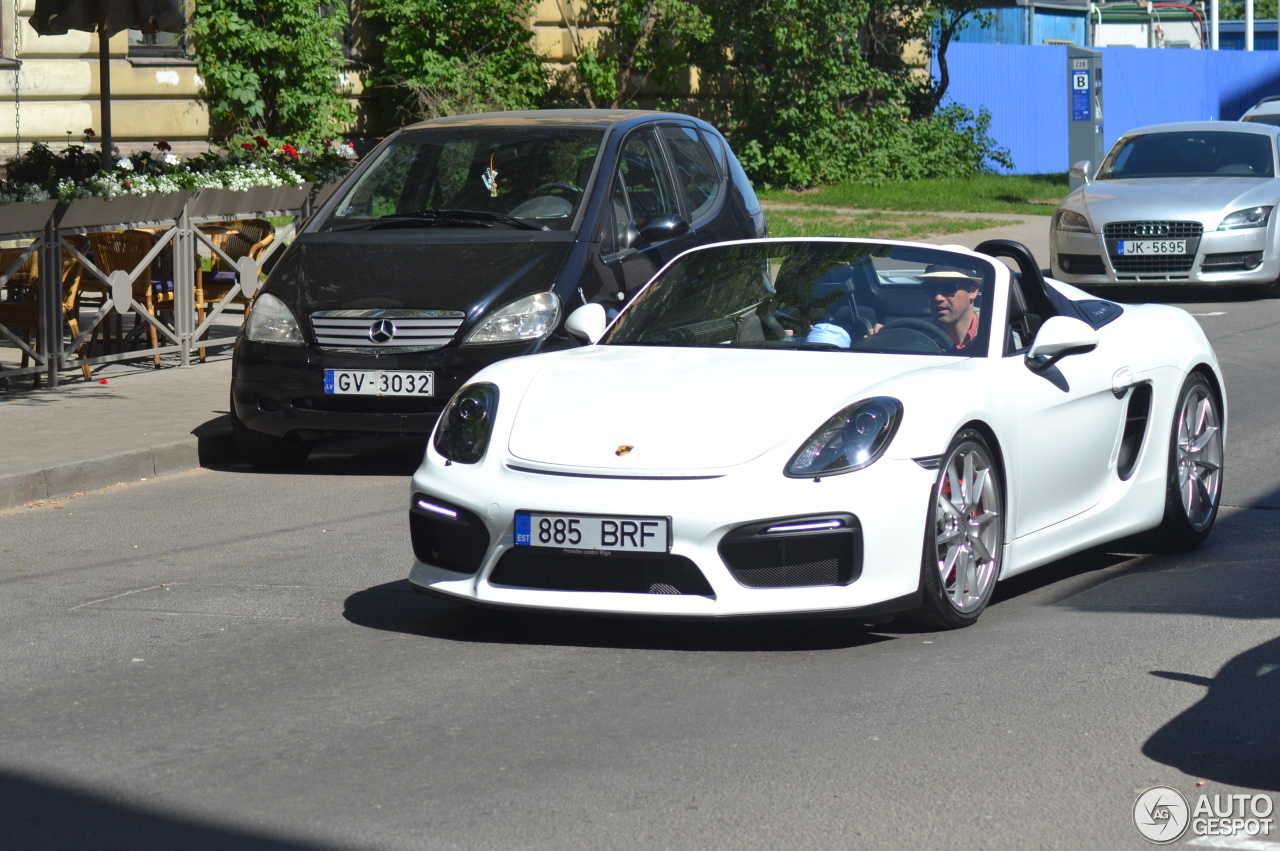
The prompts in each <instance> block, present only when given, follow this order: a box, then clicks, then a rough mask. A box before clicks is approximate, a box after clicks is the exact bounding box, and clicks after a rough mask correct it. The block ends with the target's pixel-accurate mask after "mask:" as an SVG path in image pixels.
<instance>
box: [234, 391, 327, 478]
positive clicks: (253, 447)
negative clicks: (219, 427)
mask: <svg viewBox="0 0 1280 851" xmlns="http://www.w3.org/2000/svg"><path fill="white" fill-rule="evenodd" d="M231 436H232V438H233V439H234V440H235V442H236V449H237V450H239V452H240V456H241V457H242V458H244V459H245V460H246V461H248V462H249V463H250V464H252V465H253V466H255V467H296V466H298V465H299V464H301V463H302V462H303V461H306V460H307V457H308V456H310V455H311V450H312V449H313V448H315V442H314V441H310V440H302V439H300V438H289V437H277V436H276V435H274V434H263V433H262V432H260V431H254V430H253V429H251V428H249V427H248V426H246V425H245V424H244V423H243V422H241V421H240V418H239V417H238V416H236V408H235V404H234V403H232V405H231Z"/></svg>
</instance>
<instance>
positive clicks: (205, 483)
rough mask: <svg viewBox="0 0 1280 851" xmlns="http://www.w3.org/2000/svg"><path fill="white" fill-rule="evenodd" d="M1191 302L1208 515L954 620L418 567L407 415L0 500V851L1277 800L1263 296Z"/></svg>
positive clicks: (945, 816)
mask: <svg viewBox="0 0 1280 851" xmlns="http://www.w3.org/2000/svg"><path fill="white" fill-rule="evenodd" d="M1212 298H1216V296H1212V297H1208V298H1206V299H1205V300H1203V301H1193V302H1190V303H1187V304H1186V305H1185V306H1187V307H1188V309H1190V310H1191V311H1192V312H1193V313H1196V314H1197V315H1198V316H1199V317H1200V321H1201V322H1202V323H1203V325H1204V327H1205V328H1206V329H1207V330H1208V332H1209V335H1210V337H1211V338H1212V339H1213V340H1214V343H1215V346H1216V347H1217V350H1218V352H1219V355H1220V357H1221V358H1222V361H1223V363H1224V366H1225V370H1226V376H1227V380H1228V392H1229V399H1230V417H1231V418H1230V435H1229V439H1228V452H1229V456H1228V466H1227V472H1226V484H1225V488H1224V495H1225V498H1224V503H1225V505H1226V508H1225V509H1224V511H1223V513H1222V515H1221V517H1220V519H1219V522H1218V526H1217V529H1216V530H1215V532H1214V534H1213V536H1212V537H1211V538H1210V540H1209V541H1208V542H1207V543H1206V545H1205V546H1204V547H1203V548H1201V549H1200V550H1199V551H1198V552H1196V553H1194V554H1191V555H1186V556H1177V557H1170V556H1145V555H1134V553H1135V552H1136V551H1137V549H1138V547H1136V546H1135V545H1134V544H1133V542H1125V543H1122V544H1119V545H1117V546H1114V547H1111V548H1106V549H1101V550H1095V551H1091V552H1089V553H1085V554H1083V555H1080V556H1077V557H1074V558H1071V559H1067V560H1065V561H1062V562H1059V563H1056V564H1053V565H1049V566H1047V567H1045V568H1041V569H1039V570H1037V571H1033V572H1032V573H1030V574H1026V575H1024V576H1021V577H1018V578H1016V579H1014V580H1011V581H1010V582H1009V583H1005V584H1003V585H1002V586H1001V589H1000V591H999V592H998V597H997V602H995V603H994V604H993V605H992V607H991V608H990V609H989V610H988V611H987V612H986V614H984V616H983V618H982V620H981V622H980V623H979V624H978V625H977V626H976V627H974V628H971V629H967V630H961V631H958V632H949V633H920V632H903V631H899V630H897V629H896V628H892V627H890V628H886V627H883V626H881V627H875V626H862V625H857V624H851V623H848V622H843V621H796V622H786V621H783V622H776V621H775V622H765V623H759V622H757V623H720V624H680V623H676V624H672V623H654V622H646V621H634V620H607V619H596V618H560V617H547V616H532V615H511V614H491V613H484V612H472V611H469V610H466V609H463V608H460V607H456V606H454V605H452V604H448V603H443V602H437V601H434V600H432V599H429V598H426V597H422V596H419V595H417V594H414V593H412V592H410V591H409V590H408V588H407V586H406V584H405V583H404V581H403V580H404V576H405V575H406V573H407V570H408V567H409V563H410V552H409V546H408V536H407V529H406V521H405V514H406V506H407V498H408V481H407V477H408V475H409V474H410V473H411V471H412V469H413V467H414V465H415V463H416V453H415V450H414V448H413V447H412V446H407V445H405V444H386V445H384V447H383V448H381V449H380V450H379V451H378V452H376V453H374V454H369V455H364V456H362V457H359V458H346V457H342V456H340V455H325V456H320V457H317V458H316V459H314V461H313V462H312V463H311V464H309V466H308V467H307V468H306V469H305V470H304V471H302V472H300V473H297V474H289V475H284V474H263V473H255V472H251V471H249V470H246V469H228V470H221V471H197V472H194V473H189V474H183V475H178V476H171V477H167V478H163V479H160V480H156V481H152V482H145V483H139V484H133V485H127V486H122V487H118V488H114V489H110V490H108V491H105V492H101V493H92V494H88V495H84V496H80V497H76V498H73V499H67V500H63V501H61V502H60V503H54V504H46V505H42V506H39V507H32V508H24V509H18V510H14V511H9V512H3V513H0V696H2V697H0V847H3V848H5V849H42V850H43V849H64V848H65V849H77V851H86V849H101V848H121V849H139V848H175V849H179V848H180V849H205V848H236V849H252V850H253V851H257V849H263V851H265V850H266V849H272V851H274V849H331V848H353V849H382V848H387V849H437V848H466V849H471V848H476V849H481V848H483V849H506V848H540V849H589V848H592V849H593V848H598V847H610V848H614V847H616V848H646V849H649V848H691V849H702V848H713V847H714V848H822V849H832V848H859V849H861V848H866V849H876V851H879V849H912V850H913V851H918V849H948V850H949V851H950V850H951V849H955V851H968V849H973V851H978V849H1005V848H1008V849H1022V848H1037V849H1057V848H1062V849H1081V848H1085V849H1089V848H1097V849H1123V848H1145V847H1148V845H1147V843H1146V842H1145V840H1143V839H1142V838H1141V837H1140V836H1139V835H1138V833H1137V831H1136V829H1135V827H1134V825H1133V821H1132V810H1133V806H1134V800H1135V797H1136V795H1137V793H1139V792H1140V791H1142V790H1144V789H1146V788H1148V787H1150V786H1152V785H1156V784H1168V785H1172V786H1174V787H1176V788H1178V789H1180V790H1181V791H1182V792H1183V793H1184V794H1186V795H1187V796H1188V798H1190V799H1192V801H1194V800H1195V796H1196V795H1198V794H1200V793H1209V794H1219V795H1225V794H1230V793H1250V794H1251V793H1253V792H1255V791H1264V792H1267V793H1269V794H1270V797H1271V799H1272V800H1273V801H1277V800H1280V723H1277V722H1278V721H1280V717H1278V715H1280V713H1278V711H1277V709H1276V707H1277V706H1280V638H1278V637H1277V635H1278V630H1277V627H1280V563H1278V560H1277V558H1276V555H1275V553H1276V551H1277V544H1280V522H1277V518H1278V517H1280V515H1278V514H1277V510H1280V440H1277V434H1278V431H1277V426H1276V423H1277V421H1278V420H1280V401H1277V398H1276V394H1275V392H1274V386H1275V375H1276V366H1275V365H1276V363H1277V361H1278V360H1280V334H1277V329H1278V328H1280V300H1278V301H1269V302H1258V301H1252V300H1247V299H1244V300H1237V301H1225V302H1224V301H1216V300H1211V299H1212ZM1197 784H1203V785H1197ZM1189 838H1190V837H1189V836H1188V837H1186V838H1184V840H1183V843H1185V842H1186V841H1187V839H1189ZM1256 847H1257V848H1259V849H1263V851H1270V849H1275V850H1276V851H1280V834H1278V833H1277V832H1273V833H1272V835H1271V836H1270V837H1269V838H1266V840H1265V843H1264V844H1259V845H1258V846H1256Z"/></svg>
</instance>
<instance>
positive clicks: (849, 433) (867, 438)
mask: <svg viewBox="0 0 1280 851" xmlns="http://www.w3.org/2000/svg"><path fill="white" fill-rule="evenodd" d="M900 422H902V403H901V402H899V401H898V400H897V399H891V398H889V397H888V396H877V397H875V398H873V399H864V400H863V401H861V402H858V403H856V404H853V405H850V406H849V407H847V408H845V409H844V410H843V411H841V412H840V413H838V414H836V415H835V416H834V417H832V418H831V419H829V420H827V421H826V422H825V423H823V424H822V428H820V429H818V430H817V431H815V432H814V433H813V436H812V437H810V438H809V439H808V441H806V442H805V444H804V446H803V447H801V448H800V451H799V452H797V453H796V454H795V455H793V456H792V457H791V462H790V463H789V464H787V475H788V476H791V477H792V478H812V477H818V476H834V475H836V474H837V473H848V472H850V471H852V470H861V469H862V468H863V467H866V466H868V465H869V464H871V463H873V462H874V461H875V460H876V459H877V458H879V457H880V456H881V455H883V454H884V451H885V449H887V448H888V446H889V442H890V441H891V440H893V435H894V434H895V433H896V432H897V430H898V424H899V423H900Z"/></svg>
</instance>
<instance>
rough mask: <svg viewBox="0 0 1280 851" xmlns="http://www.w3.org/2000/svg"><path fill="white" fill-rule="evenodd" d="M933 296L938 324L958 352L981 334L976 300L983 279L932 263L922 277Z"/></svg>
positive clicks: (934, 316) (927, 289) (934, 314)
mask: <svg viewBox="0 0 1280 851" xmlns="http://www.w3.org/2000/svg"><path fill="white" fill-rule="evenodd" d="M920 281H921V283H923V284H924V286H925V289H926V291H927V292H928V293H929V296H930V298H932V299H933V319H934V321H935V322H937V323H938V327H940V328H941V329H942V330H943V331H945V332H946V333H947V336H948V337H950V338H951V343H952V344H953V345H954V346H955V347H956V351H964V349H965V347H966V346H968V345H969V344H970V343H972V342H973V340H974V338H975V337H977V336H978V311H977V309H976V308H975V307H974V301H975V300H977V298H978V296H979V295H980V292H979V287H980V286H981V283H982V282H981V281H980V280H979V279H978V278H975V277H973V276H971V275H969V274H966V273H965V272H961V271H959V270H956V269H948V268H946V267H941V266H930V267H928V268H927V269H925V271H924V274H923V275H921V276H920Z"/></svg>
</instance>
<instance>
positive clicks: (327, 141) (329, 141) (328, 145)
mask: <svg viewBox="0 0 1280 851" xmlns="http://www.w3.org/2000/svg"><path fill="white" fill-rule="evenodd" d="M324 146H325V147H326V148H332V147H333V140H332V139H325V140H324Z"/></svg>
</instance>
